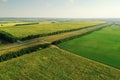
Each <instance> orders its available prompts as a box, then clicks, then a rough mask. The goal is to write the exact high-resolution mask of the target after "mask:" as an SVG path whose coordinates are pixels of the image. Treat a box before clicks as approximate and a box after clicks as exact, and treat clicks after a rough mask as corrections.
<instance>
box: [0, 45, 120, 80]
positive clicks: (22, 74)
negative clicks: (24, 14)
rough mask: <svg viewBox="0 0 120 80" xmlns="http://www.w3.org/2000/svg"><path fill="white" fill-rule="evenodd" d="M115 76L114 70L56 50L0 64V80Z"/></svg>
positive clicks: (112, 78)
mask: <svg viewBox="0 0 120 80" xmlns="http://www.w3.org/2000/svg"><path fill="white" fill-rule="evenodd" d="M48 52H49V53H48ZM119 74H120V71H119V70H117V69H114V68H111V67H108V66H106V65H103V64H100V63H97V62H94V61H91V60H88V59H86V58H83V57H80V56H77V55H74V54H72V53H70V52H66V51H64V50H61V49H58V48H56V47H50V48H47V49H43V50H40V51H37V52H34V53H31V54H27V55H24V56H21V57H18V58H15V59H12V60H8V61H6V62H1V63H0V80H18V79H20V80H36V79H41V80H81V79H82V80H119V79H120V76H119Z"/></svg>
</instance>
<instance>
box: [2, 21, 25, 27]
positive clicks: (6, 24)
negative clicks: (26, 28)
mask: <svg viewBox="0 0 120 80" xmlns="http://www.w3.org/2000/svg"><path fill="white" fill-rule="evenodd" d="M25 23H27V22H0V28H1V27H12V26H15V25H16V24H25Z"/></svg>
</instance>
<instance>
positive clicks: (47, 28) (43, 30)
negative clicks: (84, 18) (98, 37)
mask: <svg viewBox="0 0 120 80" xmlns="http://www.w3.org/2000/svg"><path fill="white" fill-rule="evenodd" d="M101 23H105V22H55V23H53V22H51V23H50V22H42V23H40V24H35V25H23V26H9V27H1V28H0V30H1V31H5V32H7V33H9V34H11V35H13V36H14V37H17V38H19V39H21V38H25V37H28V36H31V35H38V34H47V33H52V32H57V31H63V30H71V29H76V28H83V27H86V26H92V25H98V24H101Z"/></svg>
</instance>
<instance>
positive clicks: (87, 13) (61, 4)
mask: <svg viewBox="0 0 120 80" xmlns="http://www.w3.org/2000/svg"><path fill="white" fill-rule="evenodd" d="M0 17H43V18H44V17H45V18H48V17H49V18H120V0H0Z"/></svg>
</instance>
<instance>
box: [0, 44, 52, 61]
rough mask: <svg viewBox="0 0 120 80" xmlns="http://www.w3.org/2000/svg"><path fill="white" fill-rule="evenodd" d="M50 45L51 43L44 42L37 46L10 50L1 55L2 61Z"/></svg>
mask: <svg viewBox="0 0 120 80" xmlns="http://www.w3.org/2000/svg"><path fill="white" fill-rule="evenodd" d="M49 46H50V44H42V45H36V46H32V47H28V48H24V49H21V50H19V51H16V52H8V53H6V54H3V55H1V56H0V62H3V61H6V60H9V59H12V58H16V57H19V56H22V55H24V54H29V53H31V52H34V51H37V50H39V49H44V48H47V47H49Z"/></svg>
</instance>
